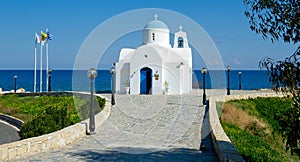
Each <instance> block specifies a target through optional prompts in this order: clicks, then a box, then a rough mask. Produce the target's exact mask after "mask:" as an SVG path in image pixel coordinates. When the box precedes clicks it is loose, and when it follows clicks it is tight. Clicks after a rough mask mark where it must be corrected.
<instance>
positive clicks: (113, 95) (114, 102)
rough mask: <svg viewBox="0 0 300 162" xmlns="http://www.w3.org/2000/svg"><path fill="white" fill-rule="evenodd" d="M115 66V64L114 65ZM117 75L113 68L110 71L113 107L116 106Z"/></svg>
mask: <svg viewBox="0 0 300 162" xmlns="http://www.w3.org/2000/svg"><path fill="white" fill-rule="evenodd" d="M113 65H114V64H113ZM115 73H116V69H115V67H112V68H111V69H110V74H111V105H115V104H116V101H115V94H114V93H115V76H114V74H115Z"/></svg>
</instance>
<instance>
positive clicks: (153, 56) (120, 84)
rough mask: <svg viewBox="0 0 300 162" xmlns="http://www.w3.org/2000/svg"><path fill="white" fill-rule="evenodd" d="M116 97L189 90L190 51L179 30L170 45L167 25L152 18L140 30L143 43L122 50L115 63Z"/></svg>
mask: <svg viewBox="0 0 300 162" xmlns="http://www.w3.org/2000/svg"><path fill="white" fill-rule="evenodd" d="M115 70H116V71H115V72H116V75H115V77H116V78H115V81H116V82H115V90H116V93H119V94H153V95H155V94H185V93H190V92H191V91H192V51H191V48H189V44H188V40H187V36H186V33H185V32H183V31H182V27H181V26H180V27H179V31H178V32H176V33H175V34H174V43H173V47H172V45H171V44H170V30H169V28H168V26H167V25H166V24H165V23H164V22H162V21H160V20H158V19H157V15H155V16H154V20H152V21H150V22H148V23H147V24H146V25H145V27H144V29H143V44H142V45H141V46H140V47H138V48H136V49H131V48H123V49H121V51H120V56H119V61H118V62H117V63H116V64H115Z"/></svg>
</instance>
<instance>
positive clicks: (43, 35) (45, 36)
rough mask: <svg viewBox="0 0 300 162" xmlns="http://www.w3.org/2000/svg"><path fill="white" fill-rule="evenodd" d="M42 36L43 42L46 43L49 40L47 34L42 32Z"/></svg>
mask: <svg viewBox="0 0 300 162" xmlns="http://www.w3.org/2000/svg"><path fill="white" fill-rule="evenodd" d="M41 34H42V41H45V40H46V39H47V34H46V33H44V32H43V31H41Z"/></svg>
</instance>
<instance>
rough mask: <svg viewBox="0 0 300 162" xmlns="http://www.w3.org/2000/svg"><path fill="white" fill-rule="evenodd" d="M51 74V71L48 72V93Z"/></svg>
mask: <svg viewBox="0 0 300 162" xmlns="http://www.w3.org/2000/svg"><path fill="white" fill-rule="evenodd" d="M51 73H52V69H49V70H48V91H49V92H51Z"/></svg>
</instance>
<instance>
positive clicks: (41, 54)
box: [40, 42, 43, 92]
mask: <svg viewBox="0 0 300 162" xmlns="http://www.w3.org/2000/svg"><path fill="white" fill-rule="evenodd" d="M42 44H43V43H42V42H41V51H40V92H42V91H43V45H42Z"/></svg>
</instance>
